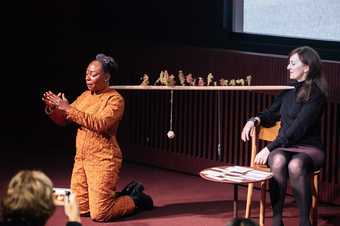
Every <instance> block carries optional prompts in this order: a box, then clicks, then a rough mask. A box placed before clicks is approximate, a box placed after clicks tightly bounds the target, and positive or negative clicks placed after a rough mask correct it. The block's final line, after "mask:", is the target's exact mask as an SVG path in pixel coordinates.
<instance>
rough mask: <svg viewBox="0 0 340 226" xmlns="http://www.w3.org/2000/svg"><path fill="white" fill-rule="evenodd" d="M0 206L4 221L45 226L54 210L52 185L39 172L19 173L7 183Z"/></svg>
mask: <svg viewBox="0 0 340 226" xmlns="http://www.w3.org/2000/svg"><path fill="white" fill-rule="evenodd" d="M1 204H2V209H3V218H4V221H7V222H9V221H14V222H16V221H18V222H23V223H24V222H25V223H27V224H28V225H45V223H46V222H47V220H48V218H49V217H50V216H51V215H52V214H53V212H54V210H55V205H54V203H53V184H52V182H51V180H50V179H49V178H48V177H47V176H46V175H45V174H44V173H43V172H41V171H37V170H23V171H20V172H19V173H17V174H16V175H15V176H14V177H13V178H12V179H11V181H10V182H9V184H8V187H7V190H6V191H5V195H4V197H3V200H2V203H1Z"/></svg>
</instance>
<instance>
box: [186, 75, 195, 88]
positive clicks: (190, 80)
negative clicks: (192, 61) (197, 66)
mask: <svg viewBox="0 0 340 226" xmlns="http://www.w3.org/2000/svg"><path fill="white" fill-rule="evenodd" d="M185 82H186V83H187V84H188V85H189V86H194V85H195V80H194V79H193V77H192V74H191V73H189V74H187V75H186V76H185Z"/></svg>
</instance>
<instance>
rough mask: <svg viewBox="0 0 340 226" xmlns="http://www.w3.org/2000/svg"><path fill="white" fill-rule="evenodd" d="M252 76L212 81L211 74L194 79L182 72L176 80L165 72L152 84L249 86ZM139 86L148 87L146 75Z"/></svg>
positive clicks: (179, 72)
mask: <svg viewBox="0 0 340 226" xmlns="http://www.w3.org/2000/svg"><path fill="white" fill-rule="evenodd" d="M251 79H252V76H251V75H248V76H247V77H246V78H245V79H243V78H241V79H230V80H227V79H223V78H221V79H219V80H218V81H215V80H214V76H213V74H212V73H209V74H208V75H207V76H206V78H205V79H204V78H203V77H198V78H194V77H193V75H192V74H191V73H189V74H187V75H184V73H183V71H182V70H179V71H178V75H177V79H176V77H175V76H174V75H173V74H169V73H168V71H167V70H164V71H161V72H160V73H159V78H158V79H157V80H156V81H155V82H154V83H153V85H154V86H175V85H176V83H177V84H178V82H179V84H180V85H181V86H250V85H251ZM141 80H142V82H141V83H140V85H141V86H148V85H150V78H149V75H148V74H144V75H143V77H142V78H141Z"/></svg>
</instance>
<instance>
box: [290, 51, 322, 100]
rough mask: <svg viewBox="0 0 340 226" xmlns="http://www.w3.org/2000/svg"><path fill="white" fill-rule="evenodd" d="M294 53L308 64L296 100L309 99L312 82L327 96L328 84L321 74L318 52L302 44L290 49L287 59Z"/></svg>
mask: <svg viewBox="0 0 340 226" xmlns="http://www.w3.org/2000/svg"><path fill="white" fill-rule="evenodd" d="M295 53H296V54H297V55H298V57H299V59H300V60H301V62H302V63H303V64H305V65H308V66H309V71H308V74H307V77H306V80H305V81H304V83H303V86H302V87H301V89H300V90H299V92H298V94H297V97H296V99H297V101H303V102H305V101H308V100H309V98H310V96H311V90H312V84H313V83H315V84H316V85H317V86H318V87H319V88H320V90H321V92H322V93H323V94H324V95H325V96H328V86H327V82H326V80H325V78H324V77H323V76H322V62H321V59H320V56H319V54H318V53H317V52H316V51H315V50H314V49H313V48H311V47H309V46H302V47H298V48H296V49H294V50H292V51H291V52H290V54H289V56H288V59H289V58H290V57H291V56H292V55H294V54H295Z"/></svg>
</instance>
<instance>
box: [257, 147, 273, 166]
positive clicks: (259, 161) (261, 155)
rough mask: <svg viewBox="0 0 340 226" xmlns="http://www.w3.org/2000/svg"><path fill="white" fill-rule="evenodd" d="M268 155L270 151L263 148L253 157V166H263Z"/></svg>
mask: <svg viewBox="0 0 340 226" xmlns="http://www.w3.org/2000/svg"><path fill="white" fill-rule="evenodd" d="M269 154H270V151H269V149H268V148H267V147H265V148H263V149H262V150H261V151H260V152H259V153H257V155H256V156H255V160H254V162H255V164H258V165H264V164H266V163H267V160H268V156H269Z"/></svg>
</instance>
